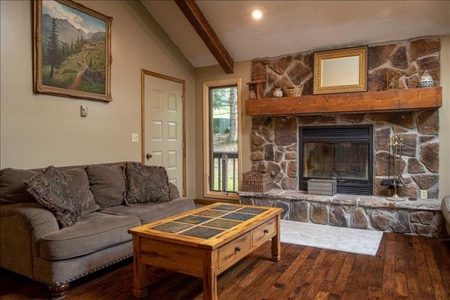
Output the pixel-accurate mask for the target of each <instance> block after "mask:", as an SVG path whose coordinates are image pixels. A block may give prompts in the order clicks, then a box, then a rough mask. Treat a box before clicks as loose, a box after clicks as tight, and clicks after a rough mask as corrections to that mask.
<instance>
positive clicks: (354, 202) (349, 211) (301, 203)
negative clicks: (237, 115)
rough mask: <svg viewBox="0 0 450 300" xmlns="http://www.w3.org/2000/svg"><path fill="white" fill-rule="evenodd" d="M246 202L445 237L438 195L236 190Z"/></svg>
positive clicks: (327, 221)
mask: <svg viewBox="0 0 450 300" xmlns="http://www.w3.org/2000/svg"><path fill="white" fill-rule="evenodd" d="M239 195H240V196H241V199H240V202H241V203H243V204H248V205H258V206H269V207H280V208H283V213H282V215H281V218H282V219H285V220H292V221H298V222H307V223H315V224H323V225H331V226H339V227H348V228H358V229H367V230H378V231H384V232H396V233H404V234H416V235H424V236H431V237H448V235H447V233H446V231H445V222H444V217H443V215H442V212H441V208H440V204H441V202H440V201H439V200H437V199H426V200H425V199H419V200H416V201H410V200H406V201H396V202H394V201H388V200H386V198H383V197H375V196H356V195H344V194H337V195H334V196H318V195H308V194H307V193H305V192H302V191H297V190H281V189H280V190H278V189H274V190H271V191H268V192H266V193H254V192H239Z"/></svg>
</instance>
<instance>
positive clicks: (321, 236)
mask: <svg viewBox="0 0 450 300" xmlns="http://www.w3.org/2000/svg"><path fill="white" fill-rule="evenodd" d="M382 236H383V232H381V231H374V230H363V229H353V228H344V227H334V226H328V225H317V224H312V223H304V222H295V221H287V220H281V242H282V243H288V244H296V245H303V246H310V247H316V248H324V249H330V250H337V251H344V252H351V253H356V254H366V255H372V256H375V255H376V253H377V251H378V246H379V245H380V241H381V237H382Z"/></svg>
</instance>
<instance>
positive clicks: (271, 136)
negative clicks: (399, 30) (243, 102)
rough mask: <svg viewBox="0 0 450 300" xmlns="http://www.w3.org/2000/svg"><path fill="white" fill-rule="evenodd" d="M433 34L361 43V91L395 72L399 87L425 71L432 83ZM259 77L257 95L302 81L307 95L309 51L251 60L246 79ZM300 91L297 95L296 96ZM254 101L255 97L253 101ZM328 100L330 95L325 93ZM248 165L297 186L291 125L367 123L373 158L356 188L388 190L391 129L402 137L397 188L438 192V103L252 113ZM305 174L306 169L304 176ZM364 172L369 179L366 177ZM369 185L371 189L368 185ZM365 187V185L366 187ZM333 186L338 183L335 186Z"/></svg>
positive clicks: (436, 65)
mask: <svg viewBox="0 0 450 300" xmlns="http://www.w3.org/2000/svg"><path fill="white" fill-rule="evenodd" d="M439 56H440V39H438V38H422V39H415V40H407V41H399V42H395V43H389V44H382V45H373V46H370V45H369V47H368V90H369V91H379V90H383V89H385V88H386V78H387V77H392V76H394V75H395V74H397V75H398V76H399V82H398V85H399V89H407V88H416V87H417V84H418V81H419V78H420V76H421V74H422V73H423V72H424V71H425V70H427V71H428V72H430V74H432V76H433V79H434V81H435V85H437V86H438V85H439V79H440V77H439V76H440V60H439ZM262 78H263V79H265V80H266V82H267V84H266V89H265V91H264V96H265V97H269V96H270V95H271V93H272V90H273V89H274V88H275V87H293V86H298V85H303V86H304V89H303V95H311V94H312V82H313V52H304V53H296V54H291V55H286V56H281V57H275V58H263V59H254V60H253V61H252V79H253V80H258V79H262ZM300 98H301V97H300ZM255 101H257V100H255ZM330 101H331V100H330ZM252 122H253V128H252V132H251V157H250V158H251V161H252V170H253V171H260V172H270V174H271V175H272V178H273V182H274V186H275V187H276V188H280V189H284V190H299V189H300V190H305V182H304V179H303V174H302V171H303V165H300V164H303V161H302V158H301V157H300V156H299V152H298V149H299V147H300V146H301V145H299V144H298V137H299V132H298V130H299V127H301V128H306V127H309V126H311V127H318V128H319V127H321V126H337V127H351V126H372V127H373V131H372V132H373V146H372V149H370V150H373V157H372V159H373V163H372V166H370V167H371V168H372V170H369V169H368V170H367V171H368V172H369V173H370V172H371V173H372V174H368V177H369V178H368V181H370V182H369V183H368V184H369V187H368V189H369V191H368V192H367V188H366V190H364V189H362V190H361V192H360V193H359V194H360V195H376V196H392V190H390V189H389V188H388V187H387V186H383V185H381V182H382V181H383V180H384V179H387V178H388V177H389V175H391V174H389V166H388V162H389V137H390V135H391V134H393V133H397V134H399V135H400V136H401V138H402V139H403V142H404V144H405V146H404V147H403V150H404V151H403V157H402V161H401V165H400V168H401V172H402V177H403V178H404V183H405V186H402V188H401V189H400V190H399V194H400V195H403V196H408V197H419V196H420V190H427V193H428V198H437V197H438V191H439V186H438V181H439V175H438V172H439V170H438V169H439V158H438V157H439V156H438V152H439V136H438V131H439V128H438V126H439V125H438V124H439V114H438V110H436V109H435V110H410V111H397V112H396V111H389V112H367V113H345V114H339V113H337V114H333V113H327V114H308V115H295V114H293V115H280V116H257V117H253V118H252ZM306 177H308V176H306ZM370 177H371V178H370ZM371 187H372V189H371ZM370 189H371V190H370ZM341 191H343V190H342V188H341Z"/></svg>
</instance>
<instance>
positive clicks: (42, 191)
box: [25, 166, 82, 228]
mask: <svg viewBox="0 0 450 300" xmlns="http://www.w3.org/2000/svg"><path fill="white" fill-rule="evenodd" d="M25 185H26V186H27V190H28V192H29V193H30V194H31V195H33V197H34V198H35V199H36V200H37V202H38V203H39V204H41V205H42V206H44V207H46V208H48V209H49V210H50V211H52V212H53V214H54V215H55V217H56V220H57V221H58V224H59V225H60V226H61V227H63V228H64V227H68V226H72V225H74V224H75V223H76V222H77V221H78V219H79V218H80V217H81V213H82V208H81V203H80V202H79V201H77V200H76V198H75V196H74V194H73V193H72V192H71V190H70V189H69V186H68V185H67V182H66V180H65V178H64V175H63V174H61V172H59V171H58V170H57V169H56V168H55V167H53V166H49V167H48V168H46V169H44V170H43V171H42V172H38V173H36V174H35V175H33V177H31V179H30V180H27V181H25Z"/></svg>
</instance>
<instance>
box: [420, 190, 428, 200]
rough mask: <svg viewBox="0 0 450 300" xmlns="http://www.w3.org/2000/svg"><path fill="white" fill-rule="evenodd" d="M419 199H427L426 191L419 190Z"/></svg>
mask: <svg viewBox="0 0 450 300" xmlns="http://www.w3.org/2000/svg"><path fill="white" fill-rule="evenodd" d="M420 198H422V199H427V198H428V191H427V190H420Z"/></svg>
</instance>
